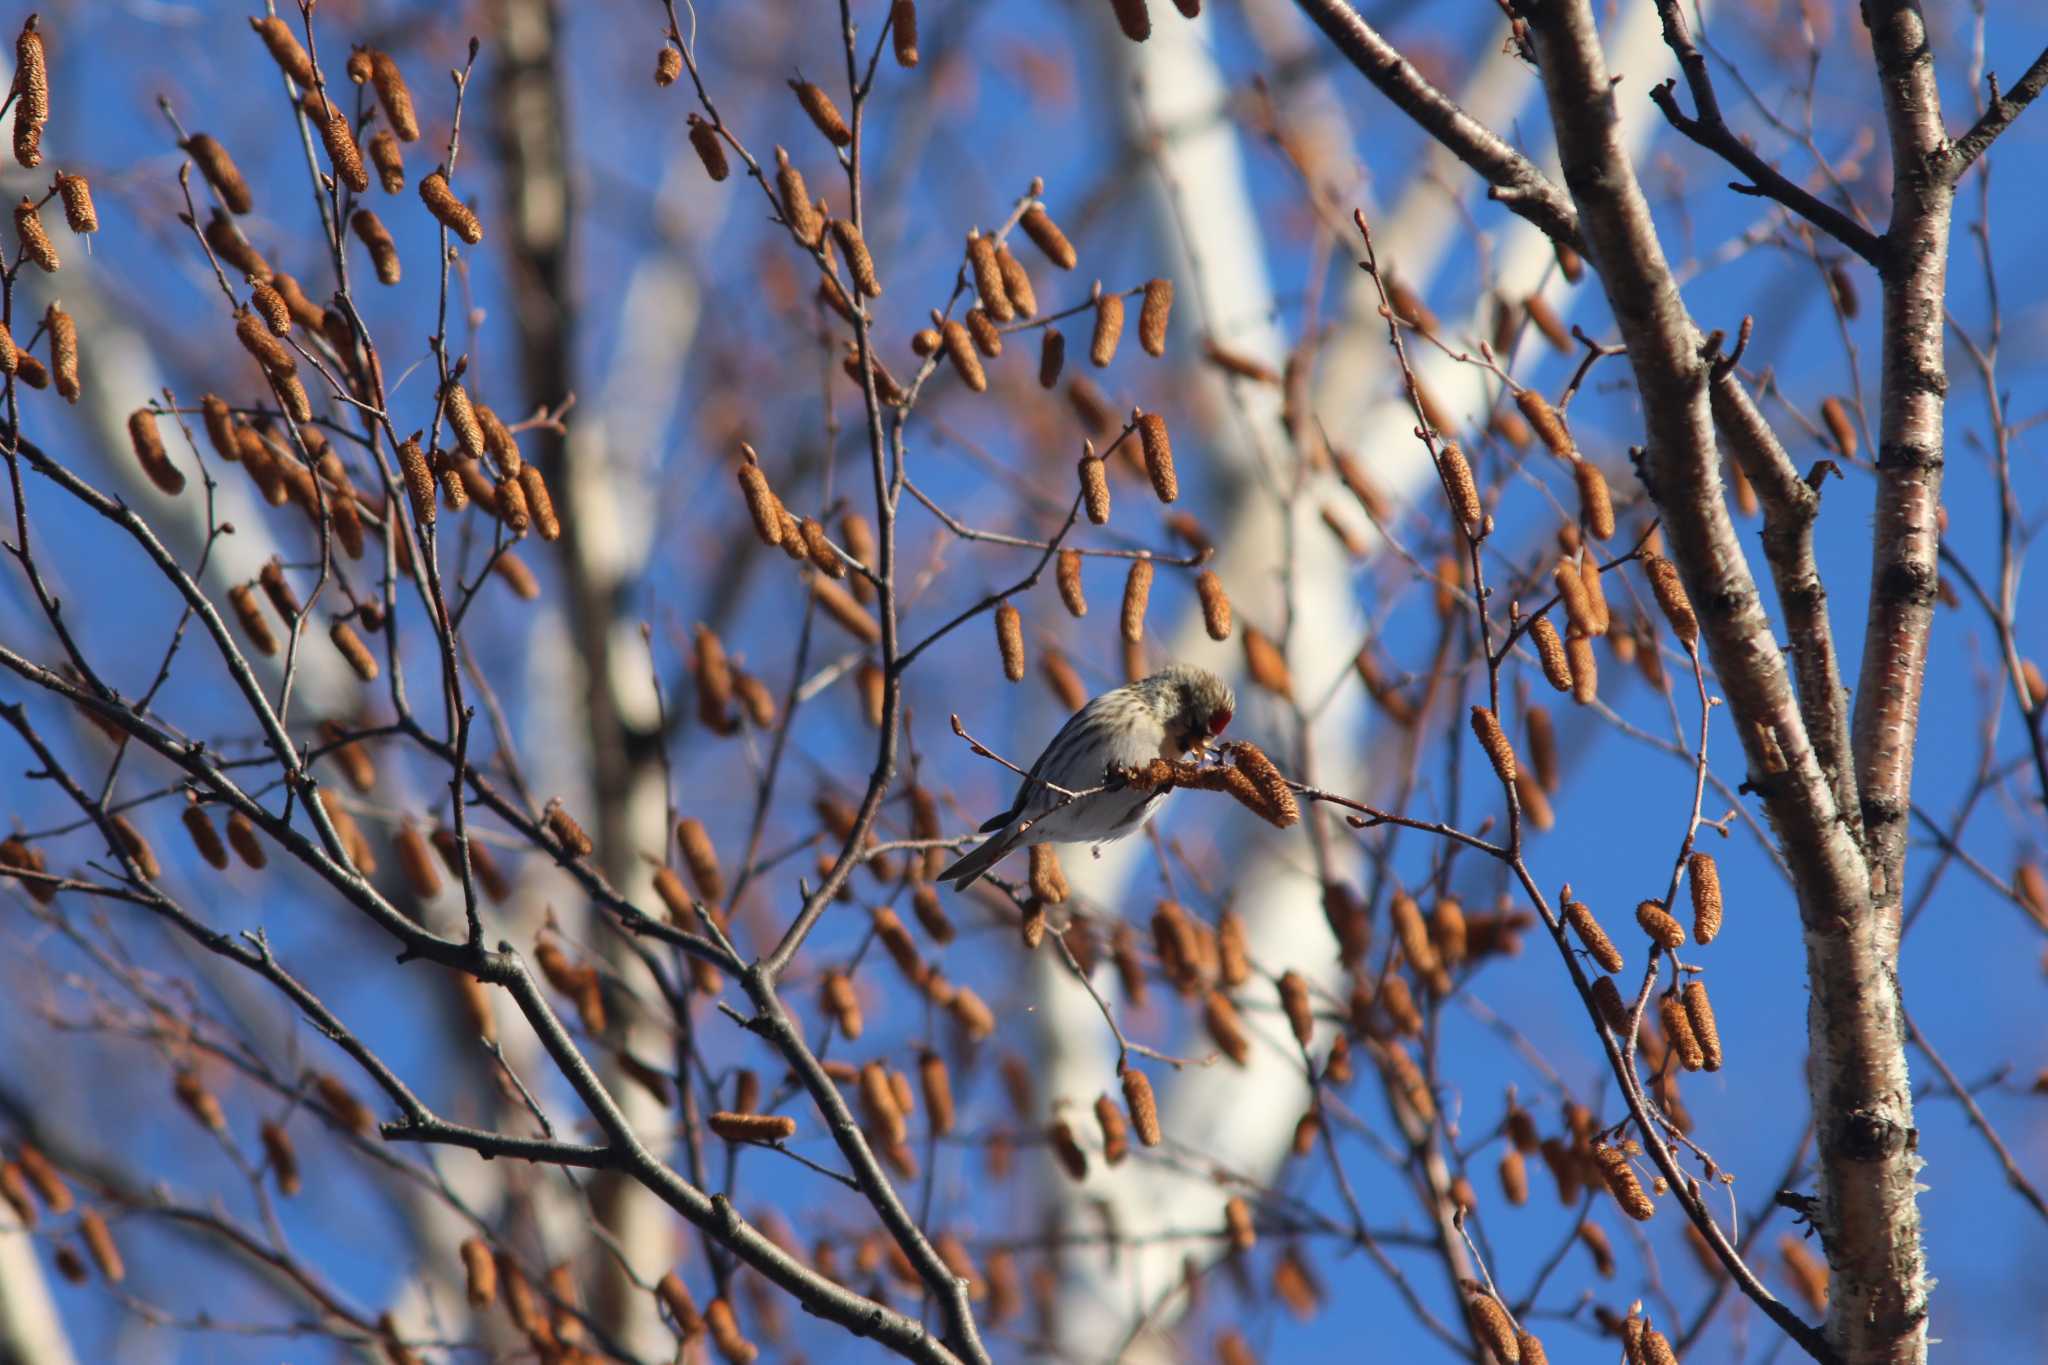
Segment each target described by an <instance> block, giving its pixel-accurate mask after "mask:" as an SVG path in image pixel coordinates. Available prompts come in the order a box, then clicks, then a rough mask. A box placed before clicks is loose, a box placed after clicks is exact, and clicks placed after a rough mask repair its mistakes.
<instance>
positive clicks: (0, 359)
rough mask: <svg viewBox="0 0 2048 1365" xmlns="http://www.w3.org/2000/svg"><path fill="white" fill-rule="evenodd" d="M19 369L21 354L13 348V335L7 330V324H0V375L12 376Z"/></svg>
mask: <svg viewBox="0 0 2048 1365" xmlns="http://www.w3.org/2000/svg"><path fill="white" fill-rule="evenodd" d="M20 368H21V352H20V350H19V349H17V348H16V347H15V344H14V333H12V332H10V331H8V330H7V324H6V323H4V322H0V374H13V373H15V371H17V370H19V369H20Z"/></svg>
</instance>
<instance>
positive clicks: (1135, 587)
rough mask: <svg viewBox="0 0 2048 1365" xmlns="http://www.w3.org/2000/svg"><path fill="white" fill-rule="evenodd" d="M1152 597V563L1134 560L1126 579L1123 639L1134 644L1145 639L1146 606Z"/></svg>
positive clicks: (1147, 560)
mask: <svg viewBox="0 0 2048 1365" xmlns="http://www.w3.org/2000/svg"><path fill="white" fill-rule="evenodd" d="M1151 597H1152V561H1151V560H1150V559H1134V560H1132V561H1131V571H1130V573H1129V574H1128V575H1127V576H1126V577H1125V578H1124V606H1123V618H1122V624H1123V637H1124V639H1126V640H1128V641H1130V642H1131V643H1132V644H1136V643H1138V642H1139V641H1140V640H1143V639H1144V638H1145V606H1146V603H1148V602H1149V601H1150V600H1151Z"/></svg>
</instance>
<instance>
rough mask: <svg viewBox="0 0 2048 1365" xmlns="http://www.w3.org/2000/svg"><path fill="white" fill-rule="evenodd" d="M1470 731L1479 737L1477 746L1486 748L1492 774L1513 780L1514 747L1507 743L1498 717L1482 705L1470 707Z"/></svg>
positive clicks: (1507, 780) (1508, 780) (1502, 778)
mask: <svg viewBox="0 0 2048 1365" xmlns="http://www.w3.org/2000/svg"><path fill="white" fill-rule="evenodd" d="M1472 733H1473V734H1474V735H1475V736H1477V737H1478V739H1479V747H1480V748H1482V749H1484V750H1486V757H1487V758H1488V759H1489V760H1490V761H1491V762H1492V763H1493V771H1494V775H1495V776H1497V777H1499V778H1500V780H1501V781H1502V782H1513V781H1514V780H1515V749H1514V746H1513V745H1512V744H1510V743H1508V737H1507V734H1506V733H1505V732H1504V731H1502V729H1501V728H1500V719H1499V717H1497V716H1495V715H1494V714H1493V712H1491V711H1489V710H1487V709H1486V708H1485V707H1483V706H1475V707H1473V708H1472Z"/></svg>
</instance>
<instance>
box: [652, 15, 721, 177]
mask: <svg viewBox="0 0 2048 1365" xmlns="http://www.w3.org/2000/svg"><path fill="white" fill-rule="evenodd" d="M662 51H663V52H664V53H674V52H675V49H674V48H672V47H669V48H663V49H662ZM682 66H683V61H682V57H681V56H680V55H677V57H676V70H677V71H678V72H680V71H681V70H682ZM658 79H659V77H657V80H658ZM690 145H691V146H692V147H694V148H696V149H697V159H698V160H699V161H701V162H703V163H704V174H706V175H708V176H710V177H711V179H712V180H713V181H714V182H715V181H719V180H723V179H725V178H726V176H728V175H730V174H732V165H731V163H730V162H728V161H727V160H726V157H725V143H724V142H722V141H720V140H719V137H718V130H717V129H716V128H714V127H712V126H711V125H710V124H708V123H706V122H705V121H704V120H703V119H700V118H698V117H697V116H696V115H695V114H692V115H690Z"/></svg>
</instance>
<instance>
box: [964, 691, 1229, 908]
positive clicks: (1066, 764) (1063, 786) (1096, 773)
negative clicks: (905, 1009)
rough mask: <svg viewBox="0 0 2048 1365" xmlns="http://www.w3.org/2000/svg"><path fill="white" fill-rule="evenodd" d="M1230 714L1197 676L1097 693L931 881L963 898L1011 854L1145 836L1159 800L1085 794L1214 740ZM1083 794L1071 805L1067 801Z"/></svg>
mask: <svg viewBox="0 0 2048 1365" xmlns="http://www.w3.org/2000/svg"><path fill="white" fill-rule="evenodd" d="M1236 710H1237V697H1236V695H1235V694H1234V693H1233V692H1231V690H1230V685H1229V684H1228V683H1226V682H1224V681H1223V680H1222V679H1221V678H1219V677H1217V676H1216V675H1215V674H1214V673H1211V672H1209V671H1208V670H1207V669H1204V668H1196V667H1195V666H1194V665H1192V664H1175V665H1173V666H1172V667H1171V668H1167V669H1163V670H1162V671H1160V672H1158V673H1154V674H1153V675H1152V676H1151V677H1149V678H1141V679H1139V680H1138V681H1137V682H1134V683H1131V684H1130V685H1129V686H1127V687H1119V688H1117V689H1116V690H1115V691H1113V692H1104V693H1103V694H1102V695H1101V696H1099V697H1096V698H1095V699H1094V700H1092V701H1090V702H1089V703H1088V704H1087V705H1086V706H1084V707H1082V708H1081V709H1080V710H1078V711H1076V712H1075V713H1074V714H1073V716H1072V717H1070V718H1069V719H1068V721H1067V723H1066V724H1065V725H1063V726H1061V727H1060V732H1059V733H1058V734H1057V735H1054V736H1053V740H1052V743H1050V744H1048V745H1046V746H1045V752H1044V753H1042V754H1040V755H1039V756H1038V761H1037V762H1036V763H1034V764H1032V765H1031V773H1030V775H1029V776H1028V777H1026V778H1025V779H1024V782H1023V785H1021V786H1020V787H1018V788H1017V799H1016V800H1015V801H1014V802H1012V803H1011V805H1010V808H1009V809H1008V810H1006V811H1004V812H1003V813H1002V814H1001V815H998V816H996V817H994V818H993V819H991V820H990V821H988V823H986V824H984V825H983V826H982V827H981V832H982V833H983V834H986V835H988V836H989V838H987V839H986V840H984V841H983V842H982V843H981V844H980V845H979V846H977V847H976V848H975V849H973V850H972V851H971V852H969V853H968V854H967V855H966V856H965V857H963V858H961V859H960V860H959V861H957V862H955V863H954V864H953V865H952V866H951V867H948V868H947V869H946V870H945V871H944V872H941V873H940V874H939V880H940V881H942V882H951V883H953V886H954V888H955V889H956V890H959V891H965V890H966V889H967V888H968V887H970V886H972V885H974V883H975V882H976V881H977V880H978V879H979V878H980V877H981V874H982V873H984V872H986V871H988V870H989V869H990V868H991V867H994V866H995V864H996V860H997V859H999V858H1001V857H1002V856H1003V855H1004V854H1006V853H1008V852H1009V851H1010V850H1012V849H1015V848H1028V847H1030V846H1031V845H1032V844H1084V843H1085V844H1106V843H1109V842H1111V841H1113V840H1116V839H1121V838H1123V837H1124V836H1125V835H1127V834H1132V833H1135V832H1136V831H1138V830H1141V829H1143V828H1144V827H1145V822H1146V821H1147V820H1150V819H1151V818H1152V817H1153V815H1154V814H1156V813H1157V812H1158V810H1159V806H1160V803H1161V802H1163V801H1165V800H1166V797H1167V795H1168V793H1167V792H1166V791H1165V790H1164V789H1159V790H1150V789H1146V788H1141V787H1125V786H1116V787H1112V788H1110V789H1109V790H1107V791H1093V790H1092V789H1093V788H1096V787H1101V786H1103V785H1104V784H1105V783H1107V782H1108V781H1109V780H1110V775H1111V772H1112V771H1113V770H1115V769H1121V768H1141V767H1143V766H1145V765H1146V764H1147V763H1150V762H1151V761H1152V760H1153V759H1155V758H1164V759H1168V760H1173V759H1179V758H1182V757H1185V756H1186V755H1187V754H1188V752H1189V751H1191V750H1195V749H1200V748H1201V747H1202V746H1204V745H1206V744H1207V743H1208V742H1209V741H1210V740H1212V739H1214V738H1216V737H1217V736H1218V735H1220V734H1222V733H1223V730H1224V727H1226V726H1228V725H1229V724H1230V717H1231V715H1232V714H1233V713H1234V712H1235V711H1236ZM1078 791H1087V792H1089V793H1090V794H1089V795H1087V796H1082V797H1079V798H1074V797H1070V796H1068V795H1067V793H1068V792H1078Z"/></svg>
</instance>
